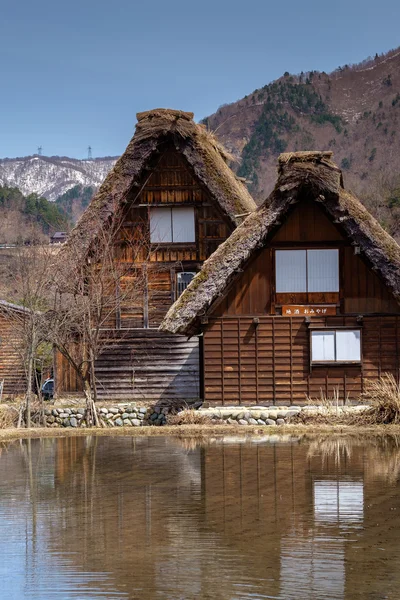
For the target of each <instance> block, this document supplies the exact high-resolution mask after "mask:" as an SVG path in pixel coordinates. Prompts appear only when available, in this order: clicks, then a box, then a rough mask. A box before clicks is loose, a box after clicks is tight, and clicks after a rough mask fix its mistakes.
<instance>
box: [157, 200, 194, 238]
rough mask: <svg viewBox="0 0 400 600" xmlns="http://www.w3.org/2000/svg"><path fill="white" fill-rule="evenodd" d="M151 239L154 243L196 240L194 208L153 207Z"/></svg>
mask: <svg viewBox="0 0 400 600" xmlns="http://www.w3.org/2000/svg"><path fill="white" fill-rule="evenodd" d="M150 241H151V243H152V244H166V243H170V242H172V243H175V244H179V243H190V242H195V241H196V236H195V228H194V208H193V207H191V206H184V207H176V208H175V207H174V208H164V207H157V208H152V209H151V211H150Z"/></svg>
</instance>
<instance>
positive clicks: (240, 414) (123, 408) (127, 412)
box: [45, 404, 366, 428]
mask: <svg viewBox="0 0 400 600" xmlns="http://www.w3.org/2000/svg"><path fill="white" fill-rule="evenodd" d="M365 408H366V407H365V406H348V407H347V406H344V407H343V406H339V407H337V408H336V407H330V408H329V409H328V408H326V407H321V406H320V407H318V406H289V407H285V406H279V407H277V406H269V407H268V406H252V407H238V406H232V407H229V406H223V407H218V406H216V407H212V408H200V409H199V412H200V414H202V415H207V416H209V417H210V418H211V419H212V420H213V421H214V422H216V423H217V422H221V421H224V422H225V423H226V424H230V425H260V426H270V427H275V426H277V425H285V424H287V423H289V422H290V420H291V418H292V417H294V416H295V415H298V414H299V413H300V412H302V411H316V412H321V413H324V412H325V413H326V412H327V411H330V412H331V413H332V412H333V413H335V412H336V411H337V412H339V413H340V412H342V411H352V412H357V411H363V410H365ZM169 411H170V408H168V407H160V406H155V407H150V408H149V407H140V406H136V405H135V404H119V405H116V406H111V407H102V408H100V409H98V415H99V419H100V422H101V424H102V425H103V426H104V427H110V428H111V427H142V426H144V425H148V426H149V425H156V426H162V425H166V423H167V415H168V413H169ZM45 420H46V427H54V428H57V427H87V423H86V409H85V408H51V409H50V408H48V409H46V410H45Z"/></svg>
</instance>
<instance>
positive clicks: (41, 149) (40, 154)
mask: <svg viewBox="0 0 400 600" xmlns="http://www.w3.org/2000/svg"><path fill="white" fill-rule="evenodd" d="M42 151H43V148H42V146H38V149H37V153H38V155H39V156H42Z"/></svg>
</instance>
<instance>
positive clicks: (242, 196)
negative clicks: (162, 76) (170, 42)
mask: <svg viewBox="0 0 400 600" xmlns="http://www.w3.org/2000/svg"><path fill="white" fill-rule="evenodd" d="M137 120H138V122H137V125H136V131H135V135H134V136H133V138H132V139H131V141H130V142H129V144H128V147H127V148H126V150H125V152H124V154H123V155H122V156H121V157H120V158H119V160H118V161H117V162H116V164H115V166H114V168H113V169H112V170H111V171H110V173H109V174H108V175H107V177H106V179H105V180H104V183H103V184H102V186H101V187H100V189H99V191H98V192H97V194H96V195H95V196H94V198H93V199H92V201H91V203H90V205H89V206H88V208H87V209H86V211H85V212H84V214H83V215H82V217H81V219H80V220H79V222H78V224H77V225H76V227H75V228H74V229H73V231H72V232H71V234H70V236H69V238H68V241H67V242H66V244H65V246H64V248H65V249H68V247H71V246H72V247H74V249H75V251H76V250H77V248H79V251H82V252H83V253H84V252H85V251H87V249H88V248H89V245H90V242H91V241H92V240H93V239H94V238H95V236H96V229H97V228H98V227H101V225H102V224H103V223H105V222H106V221H107V219H108V218H109V217H110V216H111V215H112V214H113V213H114V211H115V210H116V208H117V207H118V206H119V205H120V204H121V203H122V202H123V201H124V200H125V199H126V197H127V195H128V193H129V191H130V190H131V189H132V188H133V187H134V186H135V185H138V183H139V181H140V180H141V178H142V176H143V173H144V169H145V168H146V166H148V164H149V160H150V159H151V157H152V156H153V155H154V153H156V152H157V150H158V148H159V147H160V145H161V144H163V143H164V142H170V143H172V144H173V145H174V146H175V148H176V149H177V150H178V151H179V152H181V153H182V154H183V155H184V156H185V158H186V159H187V161H188V163H189V164H190V166H191V167H192V168H193V170H194V172H195V174H196V175H197V177H198V178H199V180H200V181H201V182H202V183H203V185H204V186H205V187H206V188H207V189H208V190H209V191H210V192H211V194H212V196H213V197H214V198H215V200H216V201H217V202H218V203H219V205H220V207H221V208H222V210H223V211H224V213H225V214H226V215H227V216H228V217H229V219H230V220H231V222H232V223H233V224H234V225H238V224H239V223H240V222H241V221H242V220H243V219H240V218H239V217H238V215H240V214H241V215H243V213H244V214H248V213H249V212H252V211H254V210H255V208H256V204H255V202H254V200H253V198H252V197H251V196H250V194H249V192H248V191H247V189H246V187H245V185H244V184H243V182H242V181H240V179H238V178H237V177H236V176H235V175H234V173H233V172H232V171H231V169H230V168H229V166H228V165H227V160H228V159H229V155H228V153H227V152H226V151H225V150H224V148H223V147H222V146H221V144H220V143H219V142H218V141H217V140H216V138H215V137H214V136H213V135H212V134H211V133H210V132H208V131H207V130H206V129H205V128H204V127H203V126H202V125H197V124H196V123H195V122H194V121H193V113H188V112H183V111H180V110H170V109H165V108H158V109H155V110H151V111H148V112H142V113H138V114H137ZM138 191H139V190H138ZM63 252H64V250H63V251H62V253H63Z"/></svg>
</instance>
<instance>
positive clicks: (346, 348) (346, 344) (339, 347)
mask: <svg viewBox="0 0 400 600" xmlns="http://www.w3.org/2000/svg"><path fill="white" fill-rule="evenodd" d="M336 360H340V361H346V360H350V361H360V360H361V333H360V330H359V329H358V330H357V329H356V330H354V331H350V330H347V329H343V330H342V331H337V332H336Z"/></svg>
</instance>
